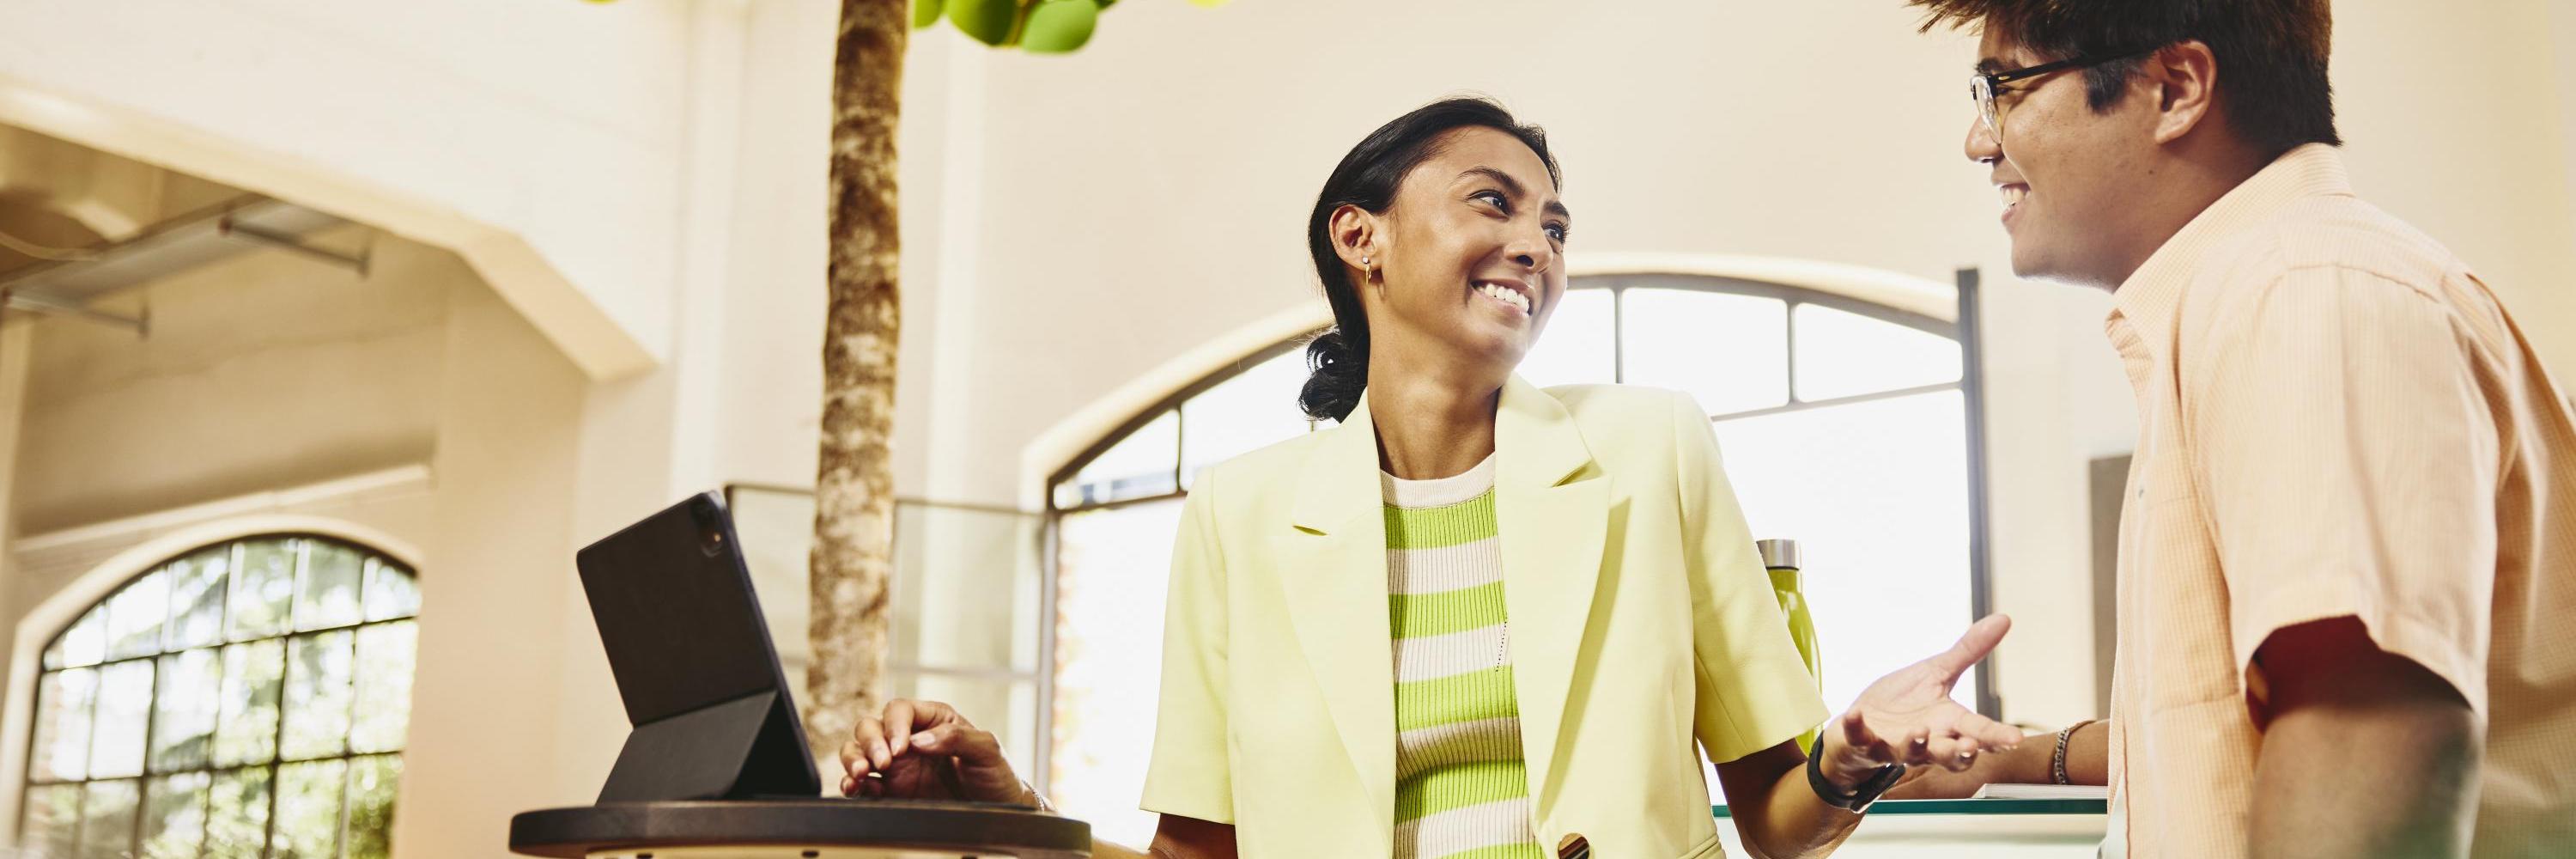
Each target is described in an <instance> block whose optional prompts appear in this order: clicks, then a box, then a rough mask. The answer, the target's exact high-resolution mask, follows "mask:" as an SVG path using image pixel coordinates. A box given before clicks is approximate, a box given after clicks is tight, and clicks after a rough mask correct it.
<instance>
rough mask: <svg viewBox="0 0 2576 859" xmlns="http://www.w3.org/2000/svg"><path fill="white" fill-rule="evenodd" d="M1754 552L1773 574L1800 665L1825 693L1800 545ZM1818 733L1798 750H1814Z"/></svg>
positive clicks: (1765, 543)
mask: <svg viewBox="0 0 2576 859" xmlns="http://www.w3.org/2000/svg"><path fill="white" fill-rule="evenodd" d="M1753 547H1754V550H1755V551H1756V552H1758V553H1760V554H1761V556H1762V566H1763V567H1764V568H1766V569H1768V570H1770V571H1771V592H1772V594H1773V595H1774V596H1777V597H1779V598H1780V614H1781V615H1783V616H1785V617H1787V618H1788V620H1789V641H1790V642H1792V643H1794V644H1796V645H1797V646H1798V659H1799V661H1802V662H1805V663H1806V664H1807V676H1809V677H1812V678H1814V679H1815V681H1816V690H1817V691H1819V692H1822V691H1824V688H1825V666H1824V661H1823V660H1822V659H1821V658H1820V657H1819V656H1818V655H1817V653H1816V615H1815V613H1814V612H1812V611H1810V610H1808V607H1807V593H1806V580H1805V579H1804V578H1803V577H1802V576H1801V575H1800V573H1799V572H1798V541H1796V540H1758V541H1755V542H1754V544H1753ZM1815 743H1816V732H1815V731H1808V732H1806V733H1804V734H1800V735H1798V747H1799V748H1802V749H1812V748H1814V747H1815Z"/></svg>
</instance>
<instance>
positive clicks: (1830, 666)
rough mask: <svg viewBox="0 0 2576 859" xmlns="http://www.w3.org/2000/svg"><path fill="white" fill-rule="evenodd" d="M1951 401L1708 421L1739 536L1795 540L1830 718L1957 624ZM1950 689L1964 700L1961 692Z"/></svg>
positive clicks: (1962, 415) (1964, 612) (1956, 446)
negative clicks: (1735, 503) (1747, 530)
mask: <svg viewBox="0 0 2576 859" xmlns="http://www.w3.org/2000/svg"><path fill="white" fill-rule="evenodd" d="M1962 402H1963V401H1962V399H1961V396H1960V394H1959V392H1958V391H1940V392H1936V393H1929V394H1917V395H1914V396H1909V397H1898V398H1894V399H1887V400H1873V401H1867V402H1860V403H1852V404H1848V405H1841V406H1831V407H1827V408H1819V409H1810V410H1804V411H1794V412H1783V413H1778V414H1771V415H1763V416H1759V417H1750V418H1742V419H1738V420H1730V421H1720V422H1718V424H1717V433H1718V436H1719V438H1720V439H1722V440H1723V442H1724V444H1725V448H1726V471H1727V476H1728V478H1729V479H1730V481H1731V482H1732V483H1733V484H1734V486H1735V490H1736V493H1737V496H1738V497H1739V498H1740V499H1741V500H1742V503H1743V506H1744V514H1745V519H1746V521H1747V522H1748V523H1749V524H1750V525H1751V526H1752V529H1753V537H1754V538H1755V539H1772V538H1788V539H1793V540H1797V541H1798V543H1799V549H1800V550H1801V553H1802V554H1803V556H1804V559H1805V563H1806V567H1805V571H1806V577H1805V578H1806V594H1807V600H1808V602H1809V603H1810V604H1812V605H1813V606H1814V608H1815V618H1816V639H1817V642H1818V643H1817V648H1818V650H1819V651H1820V652H1821V659H1822V662H1823V663H1824V670H1823V674H1824V695H1825V703H1826V705H1827V706H1828V707H1830V708H1832V709H1833V710H1834V711H1835V712H1840V711H1842V710H1843V709H1845V708H1847V707H1849V706H1850V705H1851V702H1852V699H1853V698H1854V697H1856V696H1858V695H1859V694H1860V690H1861V687H1862V686H1864V685H1866V684H1868V683H1869V682H1870V681H1871V680H1874V679H1877V678H1878V677H1880V676H1882V675H1885V674H1887V673H1888V672H1891V671H1895V670H1896V669H1898V668H1902V667H1904V666H1905V665H1907V664H1910V663H1912V662H1914V661H1915V660H1918V659H1921V658H1923V657H1924V656H1926V655H1929V654H1933V653H1939V652H1941V651H1942V650H1943V649H1945V648H1947V647H1949V646H1950V643H1951V642H1953V641H1955V640H1957V639H1958V636H1959V633H1960V631H1961V630H1964V629H1966V628H1967V625H1968V622H1969V620H1971V618H1970V617H1969V612H1970V603H1969V581H1968V483H1967V480H1968V477H1967V475H1968V470H1967V441H1966V430H1965V426H1966V423H1965V421H1966V412H1965V411H1964V407H1963V406H1962ZM1954 695H1955V697H1957V698H1958V699H1959V701H1960V703H1962V704H1966V705H1969V706H1974V705H1975V697H1976V688H1975V684H1974V683H1961V684H1959V685H1958V687H1957V688H1956V691H1955V693H1954Z"/></svg>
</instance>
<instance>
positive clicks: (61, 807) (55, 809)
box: [18, 784, 81, 859]
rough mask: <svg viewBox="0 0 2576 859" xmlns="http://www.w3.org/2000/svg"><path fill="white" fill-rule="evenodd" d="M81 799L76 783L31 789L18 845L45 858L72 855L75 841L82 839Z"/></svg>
mask: <svg viewBox="0 0 2576 859" xmlns="http://www.w3.org/2000/svg"><path fill="white" fill-rule="evenodd" d="M80 801H81V786H80V785H77V784H61V785H54V786H52V787H34V788H28V789H27V817H26V822H25V823H24V824H22V825H21V826H20V827H19V828H18V844H19V845H20V846H22V847H25V848H27V849H28V850H31V851H35V856H36V857H42V859H60V857H65V856H70V855H72V844H73V842H75V841H78V840H79V839H80V823H81V820H80ZM31 859H32V858H31Z"/></svg>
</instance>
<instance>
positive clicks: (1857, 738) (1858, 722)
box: [1842, 710, 1898, 764]
mask: <svg viewBox="0 0 2576 859" xmlns="http://www.w3.org/2000/svg"><path fill="white" fill-rule="evenodd" d="M1842 721H1843V745H1845V746H1848V747H1850V748H1851V750H1852V751H1855V752H1859V753H1860V755H1861V757H1862V758H1864V759H1867V760H1869V761H1872V762H1876V763H1882V764H1892V763H1896V762H1897V760H1898V758H1897V755H1896V750H1895V749H1893V748H1889V747H1888V745H1887V740H1886V739H1885V738H1883V737H1880V736H1879V735H1878V733H1877V732H1875V731H1871V730H1870V729H1869V722H1868V721H1866V720H1864V719H1862V718H1861V715H1860V711H1859V710H1853V711H1851V712H1849V713H1844V714H1843V720H1842Z"/></svg>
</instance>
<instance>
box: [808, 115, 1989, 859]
mask: <svg viewBox="0 0 2576 859" xmlns="http://www.w3.org/2000/svg"><path fill="white" fill-rule="evenodd" d="M1558 187H1559V175H1558V171H1557V166H1556V164H1555V162H1554V160H1553V159H1552V158H1551V157H1550V156H1549V154H1548V150H1547V142H1546V139H1545V138H1544V136H1542V134H1541V133H1540V131H1539V129H1537V128H1535V127H1531V126H1524V125H1521V124H1519V123H1517V122H1516V121H1514V120H1513V119H1512V117H1511V116H1510V114H1508V113H1507V112H1505V111H1504V110H1503V109H1502V108H1501V107H1499V106H1497V105H1495V104H1493V103H1491V102H1487V101H1482V100H1474V99H1457V100H1450V101H1443V102H1439V103H1435V104H1432V105H1429V106H1426V107H1423V108H1421V109H1419V110H1416V111H1414V112H1412V113H1409V114H1406V115H1405V116H1403V117H1401V118H1398V119H1396V120H1395V121H1393V122H1390V123H1388V124H1387V125H1385V126H1384V127H1382V128H1379V129H1378V130H1377V131H1376V132H1375V133H1373V134H1371V135H1369V137H1368V138H1367V139H1366V140H1363V141H1361V142H1360V144H1359V145H1358V146H1357V147H1356V148H1354V149H1352V150H1351V152H1350V153H1349V155H1347V156H1345V157H1344V158H1343V159H1342V162H1341V164H1340V165H1339V166H1338V167H1336V168H1335V169H1334V171H1333V174H1332V176H1331V178H1330V179H1328V180H1327V181H1326V182H1325V185H1324V189H1323V193H1322V194H1321V195H1320V197H1319V198H1318V199H1317V201H1316V204H1315V208H1314V212H1313V215H1312V217H1311V219H1310V220H1309V222H1308V229H1307V244H1308V248H1309V250H1310V252H1311V254H1312V256H1313V258H1314V262H1315V268H1316V272H1317V274H1318V275H1320V276H1321V277H1322V279H1323V282H1324V291H1325V294H1326V296H1327V297H1328V298H1329V299H1330V300H1331V303H1332V308H1333V316H1334V321H1335V323H1336V328H1335V329H1334V330H1333V331H1332V332H1329V333H1327V334H1325V335H1323V336H1322V337H1319V338H1317V339H1316V340H1315V341H1314V342H1313V343H1312V344H1310V346H1309V348H1308V359H1309V360H1308V363H1309V365H1310V366H1311V367H1312V368H1313V375H1312V378H1311V379H1310V380H1309V381H1308V382H1307V384H1306V386H1305V389H1304V391H1303V393H1302V395H1301V397H1300V400H1301V404H1302V405H1303V406H1304V407H1305V409H1306V411H1307V412H1308V414H1310V415H1313V416H1314V417H1317V418H1326V419H1333V420H1336V421H1339V425H1338V426H1336V427H1334V428H1332V429H1328V430H1324V431H1320V432H1315V433H1310V434H1308V435H1306V436H1304V437H1301V438H1298V439H1295V440H1293V441H1289V442H1285V443H1282V444H1279V445H1275V446H1272V447H1270V448H1266V449H1263V450H1260V451H1256V452H1254V453H1251V454H1248V455H1245V456H1242V457H1239V458H1237V459H1234V460H1231V461H1228V462H1226V463H1224V464H1221V465H1218V466H1216V467H1215V468H1213V469H1210V470H1208V471H1207V472H1204V473H1202V474H1201V475H1200V476H1199V478H1198V480H1197V482H1196V484H1195V486H1194V487H1193V489H1192V491H1191V493H1190V496H1189V501H1188V503H1187V505H1186V507H1185V510H1184V512H1183V514H1182V517H1181V526H1180V535H1179V541H1178V545H1177V548H1176V549H1175V550H1174V555H1173V564H1172V584H1171V599H1170V602H1169V605H1168V608H1167V611H1168V612H1169V615H1168V620H1167V622H1166V636H1165V643H1164V663H1163V688H1162V699H1161V702H1160V716H1159V721H1158V722H1157V725H1156V737H1155V744H1154V755H1153V761H1152V765H1151V767H1150V770H1149V774H1148V777H1147V781H1146V786H1145V797H1144V807H1145V808H1146V809H1148V810H1152V811H1155V812H1158V813H1160V814H1161V815H1162V818H1161V824H1160V827H1159V829H1158V831H1157V833H1156V836H1155V839H1154V845H1153V848H1154V850H1153V853H1154V855H1156V856H1173V857H1226V856H1238V855H1240V856H1246V857H1299V858H1300V859H1306V857H1323V856H1330V857H1349V856H1390V855H1391V856H1396V857H1408V859H1409V857H1417V856H1418V857H1438V856H1452V855H1459V854H1464V853H1470V852H1473V853H1474V855H1477V856H1486V855H1498V856H1499V855H1512V856H1548V855H1577V854H1578V853H1579V852H1580V851H1582V850H1584V849H1585V848H1586V847H1588V848H1589V849H1590V850H1591V851H1592V853H1593V854H1596V855H1601V856H1611V857H1620V859H1629V857H1675V856H1682V857H1699V856H1714V855H1717V854H1718V853H1719V852H1720V851H1719V848H1718V840H1717V836H1716V832H1715V829H1714V822H1713V819H1712V817H1711V815H1710V814H1709V812H1708V805H1709V803H1708V799H1707V786H1706V785H1705V784H1704V782H1703V780H1702V779H1701V777H1700V773H1701V770H1700V767H1699V765H1698V762H1697V761H1696V759H1695V757H1694V755H1693V753H1692V749H1691V747H1692V744H1693V741H1694V740H1696V741H1697V742H1698V743H1699V744H1700V745H1702V746H1703V747H1704V748H1705V749H1706V750H1707V753H1708V757H1709V759H1710V760H1712V761H1716V762H1718V774H1719V777H1720V780H1721V781H1722V782H1723V783H1724V786H1725V790H1726V797H1727V799H1728V801H1729V805H1730V806H1731V811H1732V815H1731V816H1732V818H1733V819H1734V821H1735V825H1736V826H1737V828H1738V830H1739V831H1740V832H1741V833H1742V835H1743V838H1744V841H1745V842H1746V843H1747V844H1748V845H1751V846H1752V847H1753V848H1754V849H1757V850H1759V851H1761V852H1762V853H1763V854H1765V855H1769V856H1796V855H1807V854H1811V853H1817V852H1822V851H1825V850H1829V849H1830V848H1831V847H1832V846H1833V845H1835V844H1837V843H1840V841H1841V840H1842V839H1843V838H1844V837H1846V836H1847V835H1848V834H1849V833H1850V831H1851V828H1852V827H1853V825H1854V824H1855V823H1856V822H1857V821H1858V814H1856V813H1855V812H1854V811H1852V810H1850V809H1851V808H1852V807H1857V806H1865V805H1866V802H1867V800H1868V799H1870V798H1874V797H1875V795H1876V794H1877V793H1878V792H1880V791H1883V790H1885V789H1886V787H1887V786H1889V785H1890V784H1892V783H1893V782H1894V781H1895V779H1896V777H1897V776H1898V775H1899V774H1900V773H1901V772H1902V771H1903V767H1902V766H1901V765H1902V764H1918V765H1920V764H1939V765H1942V766H1945V767H1950V768H1965V767H1966V766H1968V765H1970V764H1971V763H1972V762H1973V760H1974V759H1975V757H1976V755H1977V753H1978V752H1980V751H1982V750H1985V749H1988V748H1997V747H2005V746H2010V745H2012V744H2015V743H2017V742H2018V741H2019V740H2020V739H2021V735H2020V733H2019V732H2017V731H2014V730H2012V729H2010V728H2006V727H2003V726H2001V725H1997V724H1995V723H1993V722H1991V721H1988V720H1986V719H1983V718H1981V717H1978V716H1977V715H1976V714H1974V713H1970V712H1968V711H1966V710H1964V709H1962V708H1960V707H1959V706H1958V705H1957V704H1956V703H1954V702H1952V701H1951V699H1950V698H1949V689H1950V686H1951V684H1952V683H1953V682H1955V681H1956V680H1957V678H1958V676H1959V674H1960V673H1961V672H1962V671H1964V670H1966V668H1967V667H1968V666H1969V665H1971V664H1973V663H1974V662H1976V661H1977V660H1978V659H1980V658H1983V656H1984V655H1985V653H1986V651H1988V650H1990V649H1991V648H1992V647H1993V645H1994V643H1995V641H1996V640H1998V639H2000V638H2001V637H2002V635H2003V632H2004V628H2005V626H2006V622H2005V621H2004V620H2003V619H2002V618H2000V617H1997V618H1989V619H1987V620H1985V621H1982V622H1980V623H1978V624H1977V625H1976V626H1974V627H1972V628H1971V629H1970V631H1969V633H1968V635H1967V636H1966V637H1965V638H1963V639H1962V640H1961V641H1960V643H1959V645H1958V646H1957V647H1954V648H1953V649H1952V650H1950V651H1949V652H1947V653H1944V654H1941V655H1939V656H1935V657H1933V658H1931V659H1928V660H1925V661H1924V662H1922V663H1918V664H1916V665H1915V666H1912V667H1910V668H1907V669H1905V670H1904V671H1901V672H1898V673H1897V674H1894V675H1890V676H1889V677H1887V678H1884V679H1882V680H1880V681H1878V683H1876V684H1874V685H1873V686H1871V687H1870V688H1869V689H1868V690H1867V691H1866V692H1864V693H1863V694H1862V695H1861V697H1860V699H1859V701H1858V703H1857V704H1856V705H1855V706H1854V707H1853V709H1852V710H1851V711H1850V712H1848V713H1845V714H1844V715H1843V716H1842V717H1841V718H1840V719H1839V720H1838V723H1837V725H1836V726H1834V728H1833V729H1831V730H1827V731H1825V732H1824V738H1823V740H1822V741H1821V744H1820V746H1819V748H1818V749H1816V750H1815V751H1816V754H1817V757H1816V764H1817V765H1816V766H1815V767H1813V768H1808V767H1805V766H1802V765H1804V764H1806V763H1807V762H1808V759H1807V753H1806V750H1802V749H1800V748H1798V746H1797V745H1796V744H1795V743H1794V742H1793V738H1794V737H1796V736H1797V735H1799V734H1800V733H1802V732H1804V731H1807V730H1809V729H1811V728H1814V727H1815V726H1817V725H1818V724H1820V723H1822V722H1824V721H1826V715H1827V714H1826V712H1825V709H1824V707H1823V704H1822V702H1821V701H1820V700H1819V698H1818V696H1817V693H1816V687H1815V681H1814V680H1813V679H1812V678H1810V677H1809V676H1808V675H1807V673H1806V671H1805V669H1804V667H1803V665H1802V664H1801V663H1800V661H1799V659H1798V655H1797V653H1796V651H1795V649H1794V648H1793V647H1792V645H1791V644H1790V641H1789V637H1788V634H1787V630H1786V626H1785V624H1784V623H1783V621H1782V619H1781V615H1780V612H1779V608H1778V604H1777V603H1776V601H1775V600H1774V597H1773V596H1772V593H1771V590H1770V587H1769V584H1768V581H1767V579H1766V578H1765V576H1764V573H1763V570H1762V567H1761V565H1760V564H1759V563H1758V562H1756V560H1755V558H1754V554H1753V539H1752V536H1751V535H1750V534H1749V533H1748V532H1747V531H1746V528H1745V525H1744V521H1743V517H1742V514H1741V513H1740V512H1739V511H1738V509H1737V507H1736V502H1735V498H1734V495H1733V493H1732V491H1731V490H1730V489H1729V488H1728V486H1727V482H1726V479H1725V475H1724V474H1723V472H1722V471H1721V470H1720V466H1719V462H1718V451H1717V441H1716V437H1715V435H1714V433H1713V432H1712V430H1711V428H1710V425H1709V422H1708V419H1707V416H1706V413H1705V412H1703V411H1701V410H1700V408H1699V406H1698V405H1697V404H1696V403H1694V402H1692V401H1691V400H1690V399H1689V398H1688V397H1687V396H1685V395H1681V394H1676V393H1672V392H1667V391H1659V390H1653V389H1647V388H1629V387H1618V386H1571V387H1563V388H1554V389H1549V390H1540V389H1538V388H1535V387H1532V386H1530V385H1529V384H1528V383H1526V382H1523V381H1521V380H1520V379H1518V378H1517V377H1515V376H1513V374H1512V369H1513V367H1514V366H1516V365H1517V364H1518V363H1519V362H1520V360H1521V357H1522V356H1523V355H1524V354H1526V353H1527V352H1528V351H1529V349H1530V347H1531V345H1532V344H1533V343H1535V342H1536V341H1537V339H1538V336H1539V333H1540V331H1541V330H1543V329H1544V328H1545V326H1546V324H1547V320H1548V317H1549V315H1550V314H1551V313H1553V312H1554V311H1555V309H1556V305H1557V303H1558V300H1559V299H1560V298H1562V297H1563V295H1564V294H1565V285H1566V274H1565V265H1564V260H1563V255H1564V252H1565V244H1566V240H1567V235H1568V233H1569V231H1570V228H1571V215H1570V213H1569V212H1568V210H1567V209H1566V207H1565V206H1564V205H1563V203H1561V202H1560V201H1559V199H1558V197H1557V191H1558ZM1390 656H1391V657H1392V658H1390ZM925 724H927V725H929V726H930V727H929V729H928V730H927V731H923V732H922V733H920V735H919V736H918V737H914V736H912V735H913V734H914V733H915V732H916V731H921V730H922V726H923V725H925ZM843 759H844V762H845V764H847V766H848V768H849V771H850V779H849V780H848V781H847V782H846V783H845V790H849V791H855V792H859V793H877V794H895V795H924V794H925V793H927V794H929V795H939V794H941V793H942V792H943V789H941V788H935V787H928V785H933V784H938V783H939V781H938V780H934V779H929V778H926V777H923V776H922V775H921V773H923V772H925V771H928V770H935V769H937V768H939V767H940V766H942V765H947V766H953V767H954V768H955V773H954V774H955V775H956V776H957V780H956V782H957V784H959V785H962V788H960V789H961V790H962V791H963V793H964V795H966V796H968V797H973V798H984V799H997V800H1010V799H1020V800H1029V799H1033V798H1034V794H1033V793H1030V792H1027V791H1026V788H1025V787H1024V786H1023V785H1021V784H1020V783H1019V781H1018V780H1017V778H1016V777H1015V776H1012V775H1011V774H1010V772H1009V768H1008V765H1007V764H1005V763H1002V762H1001V759H1000V755H999V754H998V749H997V748H996V747H995V746H994V745H993V743H992V740H991V737H990V735H989V734H984V733H982V732H979V731H975V730H974V729H973V727H972V726H971V725H968V724H966V723H965V722H964V721H963V720H962V719H959V718H958V717H957V716H956V715H955V714H954V712H953V711H950V710H948V709H947V708H945V707H942V706H937V705H929V706H926V707H923V706H916V705H912V704H910V703H907V702H898V703H897V704H896V705H894V706H891V707H889V708H888V711H887V713H886V714H885V716H884V718H883V719H881V720H868V721H866V722H865V723H863V724H862V725H861V726H860V729H859V731H858V736H857V737H856V738H854V740H853V742H852V743H851V744H850V745H849V746H848V747H846V748H845V749H844V750H843ZM949 792H954V791H949ZM1099 855H1109V856H1128V855H1135V854H1133V853H1131V852H1128V851H1125V850H1123V849H1120V848H1113V847H1110V846H1108V845H1103V846H1102V848H1101V851H1100V854H1099Z"/></svg>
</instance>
